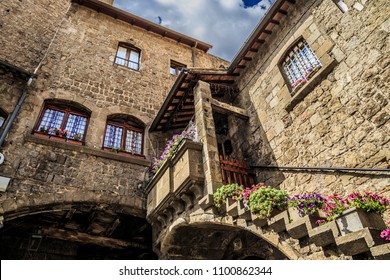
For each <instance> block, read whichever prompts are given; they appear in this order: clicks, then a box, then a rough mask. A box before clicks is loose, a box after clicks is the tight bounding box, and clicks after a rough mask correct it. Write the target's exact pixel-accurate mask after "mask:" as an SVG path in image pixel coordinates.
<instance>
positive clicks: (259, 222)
mask: <svg viewBox="0 0 390 280" xmlns="http://www.w3.org/2000/svg"><path fill="white" fill-rule="evenodd" d="M251 220H252V223H253V224H255V225H256V226H257V227H263V226H266V225H267V219H262V218H259V216H256V215H255V214H253V213H251Z"/></svg>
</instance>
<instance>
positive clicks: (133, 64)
mask: <svg viewBox="0 0 390 280" xmlns="http://www.w3.org/2000/svg"><path fill="white" fill-rule="evenodd" d="M140 57H141V50H140V49H138V48H136V47H134V46H131V45H129V44H126V43H119V45H118V50H117V52H116V56H115V64H118V65H122V66H125V67H127V68H131V69H134V70H139V66H140Z"/></svg>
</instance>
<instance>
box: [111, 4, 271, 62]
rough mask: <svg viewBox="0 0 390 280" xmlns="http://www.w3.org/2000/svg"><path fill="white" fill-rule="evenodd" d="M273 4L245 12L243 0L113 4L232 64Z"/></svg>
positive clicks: (254, 7) (256, 6)
mask: <svg viewBox="0 0 390 280" xmlns="http://www.w3.org/2000/svg"><path fill="white" fill-rule="evenodd" d="M270 2H273V0H261V1H260V3H259V4H257V5H255V6H253V7H250V8H244V6H243V2H242V0H186V1H182V0H148V1H145V0H131V1H129V0H115V1H114V6H116V7H118V8H120V9H123V10H126V11H128V12H130V13H133V14H135V15H138V16H140V17H143V18H145V19H147V20H150V21H153V22H155V23H158V21H159V20H158V17H161V18H162V23H161V24H162V25H163V26H165V27H168V28H171V29H173V30H175V31H178V32H181V33H183V34H186V35H188V36H191V37H194V38H196V39H199V40H201V41H204V42H206V43H209V44H211V45H213V48H212V49H211V50H210V51H209V52H210V53H212V54H214V55H217V56H219V57H222V58H224V59H227V60H231V59H232V58H233V57H234V55H235V54H236V53H237V52H238V50H239V49H240V48H241V46H242V45H243V43H244V42H245V40H246V39H247V37H248V36H249V34H250V33H251V32H252V30H253V28H254V27H255V26H256V25H257V23H258V22H259V20H260V19H261V17H262V16H263V15H264V13H265V11H264V10H263V9H262V8H261V6H262V5H264V6H267V7H269V6H270Z"/></svg>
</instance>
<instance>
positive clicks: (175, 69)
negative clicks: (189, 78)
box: [169, 60, 187, 76]
mask: <svg viewBox="0 0 390 280" xmlns="http://www.w3.org/2000/svg"><path fill="white" fill-rule="evenodd" d="M186 67H187V66H186V65H184V64H182V63H179V62H176V61H174V60H171V66H170V68H169V73H171V75H175V76H176V75H179V74H180V72H181V70H182V69H183V68H186Z"/></svg>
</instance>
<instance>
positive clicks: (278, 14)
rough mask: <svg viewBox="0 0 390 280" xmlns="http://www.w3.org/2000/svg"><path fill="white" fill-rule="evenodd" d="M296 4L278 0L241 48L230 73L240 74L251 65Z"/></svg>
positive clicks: (288, 0)
mask: <svg viewBox="0 0 390 280" xmlns="http://www.w3.org/2000/svg"><path fill="white" fill-rule="evenodd" d="M294 4H296V1H295V0H276V1H275V3H274V4H273V5H272V6H271V8H270V10H269V11H268V12H267V14H266V15H265V16H264V18H263V19H262V20H261V21H260V22H259V24H258V25H257V26H256V28H255V29H254V31H253V32H252V34H251V35H250V36H249V38H248V40H247V41H246V43H245V44H244V45H243V46H242V47H241V49H240V50H239V52H238V53H237V55H236V56H235V57H234V59H233V61H232V63H231V64H230V66H229V69H228V72H229V73H240V72H241V71H242V70H243V69H245V68H246V67H247V66H248V64H249V63H251V61H252V59H253V56H254V55H255V54H256V53H257V52H258V51H259V49H260V48H261V46H262V45H263V44H264V43H265V42H266V39H267V37H268V36H270V35H271V34H272V33H273V29H274V28H275V26H278V25H279V24H280V21H281V20H282V18H283V17H285V16H287V15H288V9H289V8H290V7H291V6H292V5H294Z"/></svg>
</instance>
